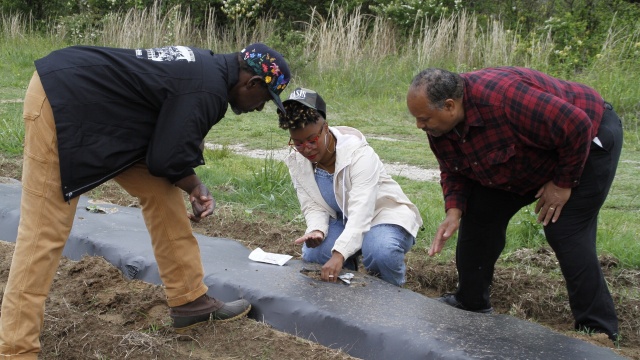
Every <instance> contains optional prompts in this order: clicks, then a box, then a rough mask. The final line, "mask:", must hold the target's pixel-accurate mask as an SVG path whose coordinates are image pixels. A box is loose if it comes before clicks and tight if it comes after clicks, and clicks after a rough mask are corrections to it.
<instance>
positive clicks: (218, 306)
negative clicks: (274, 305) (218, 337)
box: [169, 294, 251, 333]
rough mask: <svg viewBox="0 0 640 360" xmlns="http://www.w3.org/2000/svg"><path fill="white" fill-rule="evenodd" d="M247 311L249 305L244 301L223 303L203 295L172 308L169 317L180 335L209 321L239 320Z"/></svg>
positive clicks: (249, 308)
mask: <svg viewBox="0 0 640 360" xmlns="http://www.w3.org/2000/svg"><path fill="white" fill-rule="evenodd" d="M249 310H251V304H250V303H249V302H248V301H247V300H245V299H240V300H236V301H232V302H228V303H224V302H222V301H220V300H217V299H214V298H212V297H209V296H208V295H207V294H204V295H202V296H200V297H199V298H197V299H195V300H194V301H192V302H190V303H187V304H184V305H180V306H176V307H172V308H171V309H170V310H169V315H170V316H171V318H172V319H173V328H174V329H175V331H176V332H177V333H182V332H184V331H185V330H187V329H190V328H192V327H194V326H197V325H200V324H203V323H206V322H208V321H209V320H213V321H219V322H224V321H232V320H236V319H239V318H241V317H243V316H245V315H246V314H248V313H249Z"/></svg>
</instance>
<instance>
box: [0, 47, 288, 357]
mask: <svg viewBox="0 0 640 360" xmlns="http://www.w3.org/2000/svg"><path fill="white" fill-rule="evenodd" d="M35 65H36V72H35V73H34V75H33V78H32V79H31V83H30V84H29V88H28V89H27V93H26V97H25V103H24V115H23V116H24V121H25V146H24V165H23V166H24V168H23V182H22V189H23V190H22V202H21V209H20V212H21V214H22V216H21V218H20V224H19V229H18V236H17V239H16V247H15V252H14V255H13V259H12V265H11V270H10V273H9V279H8V281H7V285H6V287H5V292H4V298H3V301H2V312H1V313H2V316H1V317H0V353H1V354H5V355H12V356H11V358H12V359H13V358H16V359H17V358H19V359H36V358H37V354H38V352H39V351H40V343H39V339H38V338H39V335H40V332H41V330H42V322H43V317H44V302H45V300H46V297H47V294H48V292H49V289H50V287H51V282H52V280H53V277H54V275H55V272H56V269H57V267H58V263H59V260H60V256H61V254H62V250H63V248H64V245H65V242H66V240H67V238H68V236H69V233H70V231H71V226H72V224H73V218H74V216H75V211H76V206H77V203H78V196H79V195H80V194H82V193H84V192H86V191H89V190H91V189H93V188H95V187H96V186H98V185H100V184H102V183H104V182H105V181H107V180H109V179H114V180H115V181H116V182H117V183H118V184H120V185H121V186H122V187H123V188H124V189H125V190H126V191H127V192H129V193H130V194H131V195H133V196H136V197H138V198H139V200H140V204H141V207H142V214H143V217H144V220H145V223H146V226H147V229H148V230H149V233H150V236H151V242H152V246H153V251H154V255H155V258H156V261H157V263H158V269H159V272H160V277H161V279H162V281H163V283H164V286H165V292H166V295H167V302H168V304H169V306H170V308H171V310H170V315H171V317H172V318H173V326H174V328H175V329H176V331H177V332H184V331H185V329H187V328H190V327H192V326H194V325H197V324H200V323H203V322H206V321H208V320H209V319H213V320H230V319H235V318H240V317H242V316H244V315H246V314H247V313H248V312H249V310H250V309H251V305H250V304H249V303H248V302H247V301H246V300H244V299H241V300H237V301H233V302H230V303H224V302H222V301H219V300H216V299H214V298H212V297H209V296H208V295H207V290H208V288H207V286H206V285H205V284H204V283H203V276H204V271H203V267H202V262H201V258H200V251H199V247H198V243H197V241H196V239H195V237H194V236H193V233H192V229H191V224H190V222H189V218H191V220H193V221H199V220H200V219H202V218H204V217H206V216H208V215H210V214H211V213H212V212H213V210H214V207H215V201H214V199H213V197H212V196H211V194H210V193H209V190H208V189H207V187H206V186H205V185H204V184H202V182H201V181H200V179H199V178H198V176H197V175H196V174H195V172H194V170H193V168H194V167H196V166H198V165H202V164H204V159H203V156H202V150H201V148H200V146H201V145H202V143H203V141H204V138H205V136H206V135H207V133H208V131H209V129H211V127H212V126H213V125H215V124H216V123H217V122H218V121H220V119H222V118H223V117H224V115H225V113H226V110H227V108H228V107H229V106H230V107H231V109H232V110H233V112H234V113H236V114H241V113H245V112H251V111H260V110H262V109H263V107H264V105H265V103H266V102H267V101H269V100H273V101H274V102H275V103H276V105H277V106H278V107H279V108H280V109H281V110H282V111H284V108H283V107H282V102H281V101H280V97H279V94H280V93H281V92H282V90H283V89H284V88H285V87H286V86H287V83H288V82H289V79H290V72H289V68H288V65H287V63H286V61H285V60H284V58H283V57H282V55H281V54H279V53H278V52H276V51H274V50H273V49H271V48H269V47H267V46H266V45H264V44H259V43H257V44H251V45H249V46H247V47H246V48H245V49H243V50H242V51H240V52H236V53H230V54H214V53H212V52H211V51H209V50H204V49H198V48H192V47H185V46H169V47H163V48H151V49H115V48H104V47H85V46H76V47H70V48H65V49H62V50H57V51H54V52H52V53H51V54H49V55H48V56H46V57H44V58H42V59H39V60H36V61H35ZM180 189H182V190H183V191H185V192H186V193H187V194H189V200H190V202H191V205H192V210H193V214H190V215H189V217H187V216H185V214H186V213H187V209H186V207H185V205H184V201H183V198H182V193H181V192H180Z"/></svg>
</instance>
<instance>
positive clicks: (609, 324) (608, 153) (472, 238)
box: [456, 104, 623, 338]
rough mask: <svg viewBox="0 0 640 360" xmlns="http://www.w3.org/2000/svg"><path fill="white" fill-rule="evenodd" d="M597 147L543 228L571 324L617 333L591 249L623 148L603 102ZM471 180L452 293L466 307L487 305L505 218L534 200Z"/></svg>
mask: <svg viewBox="0 0 640 360" xmlns="http://www.w3.org/2000/svg"><path fill="white" fill-rule="evenodd" d="M597 136H598V139H600V141H601V143H602V147H600V146H598V145H596V144H594V143H592V144H591V149H590V153H589V157H588V158H587V162H586V164H585V168H584V172H583V173H582V177H581V179H580V184H579V185H578V186H577V187H575V188H573V189H572V191H571V197H570V198H569V201H568V202H567V203H566V204H565V205H564V207H563V209H562V214H561V215H560V218H559V219H558V221H557V222H556V223H549V224H548V225H547V226H546V227H545V228H544V232H545V236H546V239H547V242H548V243H549V245H550V246H551V248H552V249H553V250H554V252H555V254H556V257H557V258H558V262H559V264H560V268H561V270H562V274H563V275H564V278H565V280H566V285H567V291H568V294H569V303H570V306H571V311H572V313H573V317H574V318H575V327H576V329H582V328H588V329H591V330H596V331H601V332H604V333H606V334H608V335H609V336H610V337H612V338H613V337H617V333H618V318H617V316H616V312H615V308H614V305H613V300H612V298H611V294H610V293H609V289H608V288H607V284H606V282H605V280H604V276H603V274H602V270H601V268H600V263H599V261H598V256H597V254H596V232H597V220H598V219H597V218H598V213H599V212H600V208H601V207H602V204H603V203H604V200H605V198H606V197H607V194H608V193H609V189H610V188H611V183H612V182H613V178H614V176H615V173H616V169H617V166H618V160H619V159H620V152H621V149H622V139H623V138H622V124H621V122H620V118H619V117H618V115H617V114H616V113H615V112H614V111H613V109H612V108H611V107H610V105H608V104H607V109H606V110H605V113H604V118H603V120H602V123H601V125H600V128H599V129H598V135H597ZM536 192H537V189H536V191H533V192H531V193H530V194H526V195H524V196H522V195H518V194H514V193H510V192H507V191H503V190H496V189H491V188H486V187H483V186H481V185H480V184H476V186H475V188H474V189H473V192H472V194H471V196H470V197H469V199H468V205H467V211H466V212H465V214H464V216H463V217H462V219H461V221H460V228H459V233H458V245H457V248H456V265H457V268H458V275H459V282H458V290H457V293H456V298H457V299H458V301H460V302H461V303H462V304H463V305H464V306H465V307H467V308H468V309H470V310H477V309H485V308H487V307H490V306H491V304H490V299H489V287H490V285H491V282H492V279H493V272H494V265H495V263H496V261H497V260H498V257H499V256H500V253H501V252H502V250H503V249H504V246H505V241H506V230H507V225H508V224H509V221H510V219H511V218H512V217H513V215H514V214H515V213H516V212H518V210H520V209H521V208H522V207H524V206H526V205H529V204H531V203H533V202H534V201H535V193H536Z"/></svg>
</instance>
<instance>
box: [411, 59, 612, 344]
mask: <svg viewBox="0 0 640 360" xmlns="http://www.w3.org/2000/svg"><path fill="white" fill-rule="evenodd" d="M407 106H408V108H409V112H410V113H411V114H412V115H413V116H414V117H415V118H416V125H417V126H418V128H420V129H422V130H423V131H425V132H426V133H427V137H428V139H429V145H430V147H431V150H432V151H433V153H434V154H435V155H436V157H437V159H438V163H439V164H440V170H441V180H440V182H441V185H442V190H443V194H444V199H445V211H446V218H445V219H444V221H443V222H442V223H441V224H440V226H439V227H438V229H437V231H436V234H435V237H434V239H433V243H432V245H431V249H430V250H429V255H430V256H433V255H435V254H437V253H439V252H440V251H441V250H442V248H443V246H444V244H445V242H446V241H447V240H448V239H449V238H450V237H451V236H453V234H454V233H455V232H456V231H458V230H459V234H458V244H457V248H456V264H457V268H458V275H459V282H458V288H457V291H456V292H455V293H454V294H445V295H443V296H442V297H440V298H438V300H440V301H442V302H445V303H447V304H449V305H452V306H454V307H457V308H460V309H463V310H468V311H475V312H482V313H490V312H492V310H493V309H492V307H491V303H490V299H489V287H490V286H491V282H492V278H493V272H494V265H495V262H496V261H497V260H498V257H499V256H500V253H501V252H502V250H503V249H504V245H505V240H506V229H507V225H508V223H509V220H510V219H511V217H512V216H513V215H514V214H515V213H516V212H518V210H520V209H521V208H522V207H524V206H527V205H529V204H531V203H533V202H534V201H536V199H537V201H538V202H537V204H536V207H535V212H536V214H538V222H541V223H542V224H543V225H544V232H545V236H546V238H547V241H548V243H549V245H551V247H552V248H553V250H554V251H555V253H556V256H557V258H558V261H559V263H560V268H561V270H562V274H563V275H564V278H565V280H566V283H567V290H568V293H569V303H570V305H571V310H572V312H573V316H574V318H575V327H576V329H578V330H586V331H589V332H600V333H605V334H607V335H608V336H609V338H610V339H612V340H614V341H615V340H617V336H618V319H617V316H616V312H615V308H614V305H613V300H612V298H611V295H610V293H609V290H608V288H607V284H606V282H605V279H604V276H603V274H602V270H601V268H600V263H599V261H598V257H597V254H596V230H597V217H598V213H599V211H600V208H601V207H602V204H603V203H604V200H605V198H606V196H607V193H608V192H609V188H610V187H611V183H612V181H613V178H614V176H615V172H616V168H617V164H618V160H619V158H620V151H621V148H622V124H621V122H620V119H619V117H618V116H617V115H616V113H615V112H614V111H613V108H612V106H611V105H610V104H608V103H606V102H605V101H604V100H603V98H602V96H600V95H599V94H598V93H597V92H596V91H595V90H593V89H591V88H589V87H587V86H585V85H582V84H578V83H574V82H569V81H563V80H560V79H556V78H553V77H551V76H549V75H546V74H543V73H541V72H538V71H534V70H531V69H526V68H515V67H501V68H491V69H483V70H479V71H474V72H469V73H462V74H456V73H452V72H449V71H446V70H442V69H427V70H424V71H422V72H421V73H420V74H418V75H416V77H415V78H414V79H413V81H412V83H411V86H410V87H409V92H408V94H407Z"/></svg>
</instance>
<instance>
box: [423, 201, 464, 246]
mask: <svg viewBox="0 0 640 360" xmlns="http://www.w3.org/2000/svg"><path fill="white" fill-rule="evenodd" d="M461 217H462V210H460V209H456V208H451V209H449V210H447V217H446V218H445V219H444V221H443V222H442V223H441V224H440V226H438V230H437V231H436V236H435V237H434V238H433V242H432V243H431V248H430V249H429V256H433V255H435V254H437V253H439V252H440V251H442V248H443V247H444V244H445V243H446V242H447V240H449V238H450V237H451V236H453V234H455V233H456V231H458V227H460V218H461Z"/></svg>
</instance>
